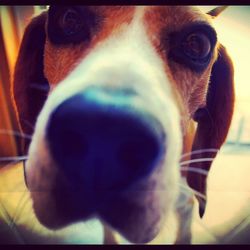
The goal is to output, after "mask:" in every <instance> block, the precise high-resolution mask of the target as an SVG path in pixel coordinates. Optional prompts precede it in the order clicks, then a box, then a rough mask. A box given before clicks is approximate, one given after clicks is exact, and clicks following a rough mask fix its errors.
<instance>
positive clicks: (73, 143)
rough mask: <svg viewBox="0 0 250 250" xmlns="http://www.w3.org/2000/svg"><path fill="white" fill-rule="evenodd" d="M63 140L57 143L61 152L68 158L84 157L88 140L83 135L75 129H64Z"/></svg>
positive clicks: (86, 152)
mask: <svg viewBox="0 0 250 250" xmlns="http://www.w3.org/2000/svg"><path fill="white" fill-rule="evenodd" d="M63 136H64V138H63V141H62V143H61V144H60V145H59V147H61V149H60V151H61V153H62V154H64V155H65V156H66V155H67V157H69V158H70V159H74V158H78V157H79V156H81V157H84V156H86V155H87V154H88V142H87V139H86V138H85V136H84V135H82V134H80V133H77V132H76V131H72V130H71V131H70V130H69V131H65V132H64V133H63Z"/></svg>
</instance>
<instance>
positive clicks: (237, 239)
mask: <svg viewBox="0 0 250 250" xmlns="http://www.w3.org/2000/svg"><path fill="white" fill-rule="evenodd" d="M214 7H216V6H199V8H201V9H202V10H203V11H205V12H207V11H209V10H211V9H213V8H214ZM46 8H47V7H46V6H0V219H1V216H2V217H3V218H5V221H7V222H8V223H9V221H8V220H11V221H12V224H11V225H12V228H11V233H10V235H11V234H12V233H13V230H14V229H13V228H14V227H13V225H15V224H16V225H19V224H20V225H22V226H23V224H25V223H27V221H26V222H24V221H23V220H24V217H22V216H21V214H22V213H24V211H25V209H24V207H22V211H18V212H17V210H18V209H19V210H20V203H21V202H23V203H24V205H23V206H27V207H28V208H29V209H31V206H30V205H27V204H28V202H27V199H28V198H26V203H25V202H24V198H23V196H15V197H14V198H13V199H14V201H15V202H16V205H15V202H13V203H11V202H9V201H10V199H11V198H10V195H7V196H4V194H5V193H4V192H5V191H6V188H5V189H3V186H4V187H6V186H8V185H7V184H6V183H9V180H11V183H12V185H13V187H12V191H13V189H14V190H15V187H14V186H15V185H17V188H16V189H18V187H19V188H20V185H23V177H21V180H20V176H21V174H22V167H21V166H19V168H15V169H12V170H11V171H12V172H11V171H10V170H8V171H4V169H5V167H6V166H7V165H8V163H9V162H8V159H10V158H9V157H15V156H18V155H20V154H21V150H20V145H19V143H18V142H19V140H18V136H16V135H15V134H17V132H18V126H17V121H16V117H15V114H14V110H13V107H12V105H11V96H10V86H11V81H12V74H13V70H14V65H15V61H16V57H17V54H18V48H19V44H20V41H21V38H22V35H23V32H24V28H25V26H26V25H27V23H28V22H29V20H30V19H31V18H32V17H33V16H34V15H37V14H39V13H41V12H42V11H44V10H46ZM249 23H250V6H231V7H229V8H228V9H226V10H225V11H224V12H223V13H222V14H221V15H220V16H219V17H218V18H216V19H215V20H214V26H215V28H216V30H217V34H218V39H219V41H220V42H221V43H222V44H223V45H224V46H225V47H226V48H227V50H228V52H229V54H230V56H231V57H232V60H233V62H234V67H235V90H236V106H235V113H234V117H233V122H232V125H231V128H230V132H229V135H228V138H227V141H226V143H225V145H224V146H223V148H222V150H221V153H220V154H219V155H218V157H217V158H216V160H215V162H214V164H213V167H212V169H211V171H210V175H209V182H208V207H207V212H206V215H205V217H204V218H203V220H200V219H199V218H198V217H196V218H195V220H194V225H193V230H194V232H195V233H194V239H193V243H208V242H210V243H211V242H217V243H218V242H219V243H225V242H230V243H231V242H234V243H246V242H247V243H250V241H249V240H247V236H246V235H249V232H250V229H249V225H250V80H249V78H250V77H249V74H250V63H249V58H250V26H249ZM222 115H223V114H222ZM11 159H14V158H11ZM1 168H2V171H1ZM10 172H11V173H10ZM1 176H5V177H4V178H3V177H2V178H1ZM18 178H19V179H18ZM20 181H21V183H20ZM3 184H4V185H3ZM5 185H6V186H5ZM1 188H2V189H1ZM18 191H20V190H18ZM12 194H13V195H14V192H12ZM8 202H9V203H8ZM7 203H8V206H9V207H10V209H9V212H8V213H9V214H8V215H6V214H5V215H1V206H2V208H4V207H5V210H6V211H8V209H7V208H6V207H7V205H6V204H7ZM196 205H197V204H196ZM196 209H197V208H196ZM10 210H11V211H10ZM12 210H13V211H12ZM27 211H28V212H27ZM27 211H26V217H25V220H31V218H32V219H34V217H33V216H31V217H29V215H28V214H30V213H31V212H30V211H31V210H27ZM16 213H18V217H16V218H15V220H14V219H13V218H12V219H8V218H9V217H10V218H11V217H13V216H14V215H13V214H16ZM196 214H198V213H197V211H196ZM12 215H13V216H12ZM6 216H7V217H8V218H7V219H6ZM15 216H16V215H15ZM17 218H18V219H17ZM19 219H20V221H19ZM13 221H14V223H13ZM30 222H31V221H30ZM31 223H32V222H31ZM0 226H1V221H0ZM38 228H39V229H37V230H38V231H39V230H40V232H42V231H43V233H41V235H42V234H43V235H47V234H48V232H47V234H46V233H45V232H46V231H45V229H44V228H43V229H41V228H40V227H38ZM4 230H5V231H4ZM6 230H7V229H6V228H4V229H3V228H0V243H1V234H4V233H6ZM15 230H16V229H15ZM32 230H35V229H34V227H33V228H32ZM32 230H31V231H32ZM72 232H75V230H73V231H72ZM197 232H198V233H197ZM26 233H27V232H26ZM29 233H30V232H29ZM29 233H28V234H27V235H26V242H27V241H28V242H33V243H34V242H39V240H37V238H36V240H37V241H36V240H35V238H33V241H32V240H31V238H29ZM24 234H25V233H23V235H24ZM13 235H14V236H13V237H14V238H13V239H12V240H13V241H14V242H15V240H17V239H18V237H20V236H18V237H17V236H16V233H15V234H13ZM74 235H76V234H74ZM80 235H81V236H82V233H81V234H79V238H77V236H74V237H75V238H74V237H73V238H74V239H75V241H74V243H76V242H79V243H86V242H82V241H81V240H80V238H81V236H80ZM15 237H17V238H15ZM22 237H24V236H22ZM46 237H47V236H46ZM51 237H52V239H53V240H54V241H53V240H51V242H52V243H53V242H55V241H56V240H55V235H53V236H51ZM71 238H72V237H71ZM39 239H40V238H39ZM19 240H20V239H19ZM40 240H41V239H40ZM57 240H58V239H57ZM17 242H19V241H18V240H17ZM68 242H69V241H68ZM19 243H20V242H19ZM156 243H165V239H164V238H159V239H158V241H156Z"/></svg>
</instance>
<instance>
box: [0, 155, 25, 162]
mask: <svg viewBox="0 0 250 250" xmlns="http://www.w3.org/2000/svg"><path fill="white" fill-rule="evenodd" d="M27 159H28V156H27V155H22V156H6V157H0V162H4V161H13V162H15V161H23V160H27Z"/></svg>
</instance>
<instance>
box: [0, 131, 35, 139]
mask: <svg viewBox="0 0 250 250" xmlns="http://www.w3.org/2000/svg"><path fill="white" fill-rule="evenodd" d="M0 134H4V135H5V134H6V135H14V136H19V137H22V138H24V139H29V140H31V139H32V136H31V135H27V134H24V133H21V132H19V131H15V130H8V129H0Z"/></svg>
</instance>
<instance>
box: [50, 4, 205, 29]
mask: <svg viewBox="0 0 250 250" xmlns="http://www.w3.org/2000/svg"><path fill="white" fill-rule="evenodd" d="M78 7H80V6H78ZM53 8H54V9H55V10H56V11H60V9H61V8H70V6H64V7H61V6H59V7H58V6H53ZM81 8H88V9H89V10H90V11H91V12H93V13H94V14H95V15H96V16H98V17H101V18H102V19H103V21H104V22H105V23H106V24H109V25H111V26H112V28H116V27H119V25H120V24H123V23H130V22H131V21H132V20H133V18H134V17H135V16H136V14H137V13H138V12H143V15H142V16H144V19H145V21H146V22H145V24H149V23H150V25H153V24H155V25H159V26H162V25H167V26H170V27H171V28H172V29H178V28H179V27H182V26H183V25H185V24H187V23H191V22H196V21H201V22H210V18H209V16H208V15H206V14H204V13H203V12H202V11H201V10H200V9H199V8H197V7H193V6H82V7H81ZM112 24H113V25H114V26H113V25H112ZM110 28H111V27H110Z"/></svg>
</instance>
